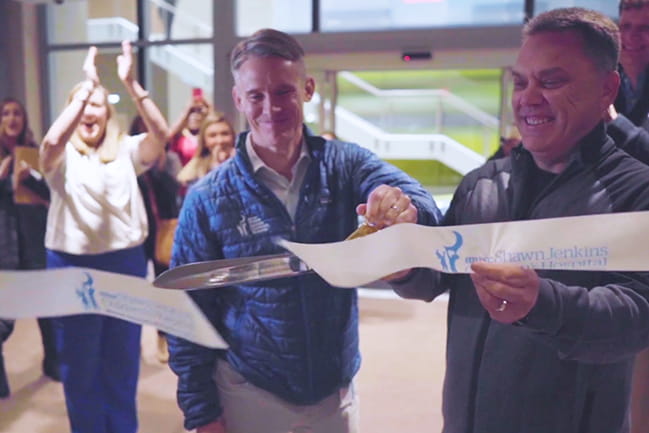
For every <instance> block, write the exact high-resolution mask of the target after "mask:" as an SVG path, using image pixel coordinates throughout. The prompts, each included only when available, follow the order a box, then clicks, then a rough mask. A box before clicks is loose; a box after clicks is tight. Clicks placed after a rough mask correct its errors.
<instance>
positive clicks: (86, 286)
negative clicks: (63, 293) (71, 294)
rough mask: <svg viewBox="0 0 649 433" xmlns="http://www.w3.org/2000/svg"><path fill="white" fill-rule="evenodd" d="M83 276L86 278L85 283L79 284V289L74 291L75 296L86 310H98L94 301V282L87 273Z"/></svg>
mask: <svg viewBox="0 0 649 433" xmlns="http://www.w3.org/2000/svg"><path fill="white" fill-rule="evenodd" d="M83 274H84V275H85V276H86V281H84V282H83V283H81V287H80V288H78V289H76V293H77V296H78V297H79V299H81V302H82V303H83V307H84V308H85V309H86V310H98V309H99V306H98V305H97V301H96V300H95V288H94V287H93V284H94V280H93V279H92V276H91V275H90V274H89V273H88V272H84V273H83Z"/></svg>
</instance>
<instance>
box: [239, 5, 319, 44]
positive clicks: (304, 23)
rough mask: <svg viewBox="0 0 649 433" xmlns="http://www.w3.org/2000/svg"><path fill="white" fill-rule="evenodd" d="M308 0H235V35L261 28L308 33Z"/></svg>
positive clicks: (309, 15)
mask: <svg viewBox="0 0 649 433" xmlns="http://www.w3.org/2000/svg"><path fill="white" fill-rule="evenodd" d="M312 10H313V8H312V4H311V1H310V0H308V1H306V0H236V20H237V35H238V36H250V35H251V34H253V33H254V32H255V31H257V30H259V29H263V28H268V27H270V28H274V29H277V30H281V31H283V32H286V33H308V32H310V31H311V28H312V27H313V26H312V25H311V11H312Z"/></svg>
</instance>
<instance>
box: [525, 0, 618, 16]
mask: <svg viewBox="0 0 649 433" xmlns="http://www.w3.org/2000/svg"><path fill="white" fill-rule="evenodd" d="M618 4H619V2H618V1H611V0H536V3H535V5H534V13H535V14H537V15H538V14H540V13H541V12H545V11H549V10H550V9H556V8H565V7H575V6H578V7H582V8H588V9H592V10H595V11H598V12H601V13H603V14H606V15H608V16H609V17H611V18H617V16H618V12H617V8H618Z"/></svg>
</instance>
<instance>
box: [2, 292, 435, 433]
mask: <svg viewBox="0 0 649 433" xmlns="http://www.w3.org/2000/svg"><path fill="white" fill-rule="evenodd" d="M370 293H371V292H370ZM376 293H377V294H378V293H379V292H376ZM360 310H361V325H360V332H361V350H362V353H363V366H362V368H361V371H360V373H359V375H358V379H357V389H358V392H359V395H360V402H361V432H363V433H366V432H371V433H381V432H390V433H393V432H415V433H418V432H431V433H433V432H439V431H440V430H441V386H442V377H443V370H444V368H443V367H444V343H445V339H446V331H445V329H446V301H444V300H440V301H435V302H433V303H431V304H426V303H423V302H419V301H406V300H402V299H398V298H397V299H395V298H394V297H392V296H388V297H378V298H377V297H375V296H372V297H362V298H361V301H360ZM155 338H156V335H155V330H153V329H151V328H146V327H145V329H144V332H143V338H142V348H143V356H142V365H141V374H140V382H139V389H138V404H139V419H140V432H141V433H182V432H183V431H184V429H183V427H182V419H181V415H180V411H179V409H178V407H177V406H176V402H175V384H176V380H175V376H174V375H173V373H172V372H171V371H170V370H169V368H168V367H167V366H166V365H163V364H160V363H158V361H157V360H156V359H155V343H156V340H155ZM4 354H5V359H6V363H7V370H8V374H9V381H10V384H11V388H12V396H11V397H10V398H9V399H5V400H0V432H2V433H25V432H29V433H64V432H68V431H69V428H68V423H67V417H66V412H65V403H64V400H63V392H62V388H61V385H60V384H58V383H55V382H52V381H51V380H49V379H47V378H45V377H43V376H42V373H41V369H40V365H41V357H42V349H41V346H40V335H39V333H38V326H37V325H36V321H35V320H27V319H25V320H19V321H18V323H17V326H16V330H15V332H14V334H13V335H12V336H11V337H10V339H9V340H8V341H7V342H6V343H5V345H4Z"/></svg>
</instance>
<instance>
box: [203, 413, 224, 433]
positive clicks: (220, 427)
mask: <svg viewBox="0 0 649 433" xmlns="http://www.w3.org/2000/svg"><path fill="white" fill-rule="evenodd" d="M196 433H226V431H225V423H224V422H223V418H222V417H221V418H219V419H217V420H216V421H212V422H211V423H209V424H205V425H204V426H201V427H198V428H197V429H196Z"/></svg>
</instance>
